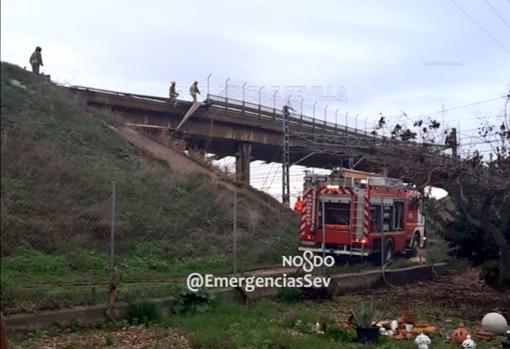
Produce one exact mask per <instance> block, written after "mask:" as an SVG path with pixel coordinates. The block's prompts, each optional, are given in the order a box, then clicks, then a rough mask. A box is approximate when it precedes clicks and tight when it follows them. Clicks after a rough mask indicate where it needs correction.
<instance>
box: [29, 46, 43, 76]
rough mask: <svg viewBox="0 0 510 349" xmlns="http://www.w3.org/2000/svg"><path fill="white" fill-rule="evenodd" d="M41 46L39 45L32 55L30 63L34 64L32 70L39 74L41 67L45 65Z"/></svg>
mask: <svg viewBox="0 0 510 349" xmlns="http://www.w3.org/2000/svg"><path fill="white" fill-rule="evenodd" d="M41 51H42V50H41V48H40V47H39V46H37V47H36V48H35V51H34V52H33V53H32V55H31V56H30V65H31V66H32V71H33V72H34V73H35V74H39V67H40V66H44V64H43V61H42V55H41Z"/></svg>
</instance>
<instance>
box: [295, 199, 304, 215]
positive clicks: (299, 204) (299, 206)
mask: <svg viewBox="0 0 510 349" xmlns="http://www.w3.org/2000/svg"><path fill="white" fill-rule="evenodd" d="M302 209H303V200H301V196H298V198H297V200H296V202H295V203H294V211H296V212H297V213H301V210H302Z"/></svg>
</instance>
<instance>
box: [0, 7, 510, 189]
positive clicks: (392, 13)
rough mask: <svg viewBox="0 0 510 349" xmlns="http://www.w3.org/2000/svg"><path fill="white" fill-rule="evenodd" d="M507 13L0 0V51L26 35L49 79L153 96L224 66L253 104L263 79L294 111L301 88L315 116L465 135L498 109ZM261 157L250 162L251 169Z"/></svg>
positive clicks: (19, 56)
mask: <svg viewBox="0 0 510 349" xmlns="http://www.w3.org/2000/svg"><path fill="white" fill-rule="evenodd" d="M509 24H510V0H455V1H453V0H429V1H418V0H400V1H397V0H380V1H376V0H372V1H368V0H366V1H364V0H342V1H340V0H338V1H296V0H292V1H274V0H273V1H190V0H188V1H169V0H167V1H149V0H148V1H129V0H124V1H106V0H102V1H96V0H88V1H57V0H55V1H52V0H39V1H27V0H2V1H1V59H2V61H8V62H11V63H15V64H18V65H20V66H28V65H29V64H28V58H29V56H30V53H31V52H32V51H33V50H34V48H35V46H36V45H39V46H41V47H42V48H43V51H42V54H43V59H44V63H45V65H44V67H43V69H42V71H43V72H44V73H46V74H51V76H52V79H54V80H56V81H58V82H61V83H68V84H75V85H86V86H92V87H97V88H105V89H113V90H122V91H129V92H138V93H144V94H153V95H161V96H165V95H166V94H167V90H168V85H169V81H171V80H175V81H177V84H178V85H179V87H180V88H181V89H182V92H183V94H182V95H183V96H184V95H186V90H187V88H188V86H189V84H190V83H191V82H192V81H193V80H195V79H196V80H198V81H199V83H200V87H201V89H202V91H203V92H205V91H206V89H207V87H206V81H207V76H208V74H209V73H211V74H212V75H211V80H210V92H211V93H214V94H224V90H225V89H224V86H225V85H224V81H225V80H226V79H227V78H230V86H231V88H232V91H231V92H229V94H230V95H231V96H232V95H235V96H236V97H238V98H241V92H240V91H241V89H240V87H239V86H241V85H242V84H243V83H244V82H246V83H247V86H248V90H247V93H246V96H247V99H250V100H251V101H254V102H257V100H258V89H259V87H261V86H264V88H263V90H262V97H263V98H262V99H263V100H262V103H263V104H267V105H270V106H272V105H273V97H272V95H273V92H274V91H275V90H276V89H278V92H277V95H276V96H277V104H278V105H281V104H282V103H284V102H285V101H286V100H287V99H288V97H289V96H288V95H289V94H292V96H291V98H290V101H291V103H292V105H293V106H294V107H295V108H296V109H297V110H300V105H301V99H302V98H305V99H304V102H303V105H304V107H303V109H304V112H305V113H307V114H312V113H313V112H312V107H311V105H312V104H313V103H314V102H317V105H316V115H317V116H318V117H322V118H323V117H324V112H323V108H324V107H325V106H326V105H328V109H327V111H328V112H327V114H326V115H327V118H328V120H329V121H333V120H334V118H335V116H334V115H335V111H336V110H337V109H338V113H337V115H338V116H339V117H338V119H339V122H340V121H341V122H342V123H345V115H346V114H347V113H348V115H349V116H348V122H349V124H350V125H351V126H354V124H355V122H356V121H355V117H356V116H357V119H358V121H357V122H358V126H359V127H362V128H363V127H365V119H366V120H367V121H366V124H367V128H370V127H371V125H372V124H373V122H374V121H375V120H376V119H377V118H378V116H379V113H382V114H383V115H387V116H397V115H400V114H402V113H403V112H405V113H406V114H407V115H408V116H409V117H410V118H415V117H420V116H422V115H428V116H431V117H437V118H438V119H439V120H440V121H443V123H444V124H445V125H448V126H450V127H459V126H460V130H461V131H460V132H461V140H465V141H466V142H467V143H469V142H471V141H472V140H473V138H472V137H471V136H472V135H473V132H474V128H476V126H477V125H478V124H479V122H480V120H486V119H491V120H497V119H498V118H501V116H502V115H503V110H504V103H505V98H504V97H503V96H504V95H505V94H507V93H508V90H509V88H510V25H509ZM235 86H238V88H237V89H236V88H235ZM229 91H230V89H229ZM185 97H186V98H187V96H185ZM488 100H489V101H488ZM478 102H483V103H478ZM474 103H477V104H474ZM469 104H474V105H471V106H466V105H469ZM459 106H463V107H461V108H457V107H459ZM443 108H444V109H445V110H446V112H445V113H437V112H438V111H439V110H441V109H443ZM450 108H453V109H452V110H449V109H450ZM267 169H268V167H267V166H260V165H258V164H254V168H253V177H254V179H255V178H259V177H262V178H263V179H264V177H265V176H266V174H267ZM296 171H298V170H295V171H294V172H293V173H299V172H296ZM277 177H278V178H277V179H279V176H277ZM259 182H262V180H260V181H259V180H256V181H255V180H254V184H255V185H256V186H259V187H260V185H261V184H262V183H259ZM275 183H276V182H275ZM259 184H260V185H259ZM275 188H278V186H275ZM275 190H276V191H278V190H279V189H275Z"/></svg>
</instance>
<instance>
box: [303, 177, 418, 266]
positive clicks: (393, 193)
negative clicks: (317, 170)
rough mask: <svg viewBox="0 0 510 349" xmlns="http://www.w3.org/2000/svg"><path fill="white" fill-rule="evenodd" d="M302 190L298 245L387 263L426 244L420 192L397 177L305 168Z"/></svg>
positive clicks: (306, 248) (314, 250)
mask: <svg viewBox="0 0 510 349" xmlns="http://www.w3.org/2000/svg"><path fill="white" fill-rule="evenodd" d="M302 196H303V209H302V210H301V213H300V230H299V233H300V239H301V244H300V246H299V250H300V251H312V252H314V253H326V254H332V255H347V256H359V257H373V258H374V261H375V262H377V263H386V262H387V261H389V260H391V258H392V257H393V255H394V254H397V253H406V254H407V255H408V256H414V255H416V253H417V249H418V247H421V248H424V247H425V242H426V236H425V230H424V228H425V217H424V216H423V211H422V208H423V205H422V200H421V199H420V194H419V193H418V192H417V191H416V190H413V189H412V185H409V184H405V183H403V182H402V181H400V180H398V179H394V178H387V177H383V176H380V175H377V174H375V173H370V172H362V171H355V170H350V169H334V170H333V171H331V174H329V175H321V174H310V173H307V174H306V175H305V183H304V188H303V195H302ZM381 241H382V244H381ZM381 247H382V248H381Z"/></svg>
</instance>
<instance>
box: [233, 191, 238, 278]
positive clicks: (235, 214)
mask: <svg viewBox="0 0 510 349" xmlns="http://www.w3.org/2000/svg"><path fill="white" fill-rule="evenodd" d="M232 240H233V254H234V275H237V191H235V190H234V209H233V212H232Z"/></svg>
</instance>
